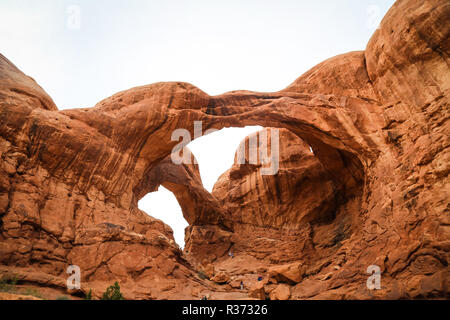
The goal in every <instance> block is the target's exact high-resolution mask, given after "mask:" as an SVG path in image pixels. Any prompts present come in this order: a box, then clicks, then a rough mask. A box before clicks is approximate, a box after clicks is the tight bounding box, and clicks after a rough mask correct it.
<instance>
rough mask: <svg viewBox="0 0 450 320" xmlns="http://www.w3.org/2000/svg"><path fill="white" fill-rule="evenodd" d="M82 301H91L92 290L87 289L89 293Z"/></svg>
mask: <svg viewBox="0 0 450 320" xmlns="http://www.w3.org/2000/svg"><path fill="white" fill-rule="evenodd" d="M84 300H92V289H89V292H88V293H86V296H85V297H84Z"/></svg>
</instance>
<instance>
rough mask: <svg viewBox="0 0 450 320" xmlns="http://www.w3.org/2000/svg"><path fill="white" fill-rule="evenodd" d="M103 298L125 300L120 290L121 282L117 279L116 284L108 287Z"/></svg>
mask: <svg viewBox="0 0 450 320" xmlns="http://www.w3.org/2000/svg"><path fill="white" fill-rule="evenodd" d="M102 300H124V298H123V296H122V293H121V292H120V286H119V283H118V282H117V281H116V282H115V283H114V285H112V286H110V287H108V289H106V291H105V292H104V293H103V296H102Z"/></svg>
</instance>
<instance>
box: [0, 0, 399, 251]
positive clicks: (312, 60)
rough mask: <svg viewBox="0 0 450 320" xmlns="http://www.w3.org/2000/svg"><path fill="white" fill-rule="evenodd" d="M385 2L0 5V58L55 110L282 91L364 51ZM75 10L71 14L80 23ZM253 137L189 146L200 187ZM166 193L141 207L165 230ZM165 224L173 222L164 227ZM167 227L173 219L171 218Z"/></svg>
mask: <svg viewBox="0 0 450 320" xmlns="http://www.w3.org/2000/svg"><path fill="white" fill-rule="evenodd" d="M393 3H394V1H393V0H339V1H338V0H316V1H310V0H303V1H302V0H291V1H287V0H286V1H284V0H277V1H275V0H272V1H263V0H227V1H214V0H203V1H181V0H180V1H170V0H169V1H167V0H166V1H163V0H158V1H145V0H126V1H124V0H83V1H82V0H78V1H76V0H73V1H65V0H60V1H56V0H39V1H35V0H1V1H0V40H1V42H0V43H1V47H0V50H1V51H0V52H1V53H2V54H4V55H5V56H6V57H7V58H9V59H10V60H11V61H12V62H13V63H14V64H16V65H17V66H18V67H19V68H20V69H21V70H22V71H23V72H25V73H26V74H28V75H30V76H32V77H33V78H34V79H35V80H36V81H37V82H38V83H39V84H40V85H41V86H42V87H43V88H44V89H45V90H46V91H47V92H48V93H49V94H50V96H51V97H52V98H53V100H54V101H55V103H56V105H57V106H58V108H59V109H67V108H78V107H90V106H93V105H94V104H95V103H97V102H98V101H100V100H101V99H103V98H106V97H108V96H110V95H112V94H114V93H116V92H118V91H122V90H125V89H128V88H131V87H134V86H138V85H144V84H148V83H153V82H158V81H186V82H190V83H192V84H194V85H196V86H197V87H199V88H200V89H202V90H204V91H205V92H207V93H208V94H211V95H214V94H220V93H223V92H226V91H230V90H237V89H246V90H254V91H276V90H280V89H282V88H284V87H286V86H287V85H289V84H290V83H291V82H292V81H294V80H295V79H296V78H297V77H298V76H300V75H301V74H302V73H304V72H305V71H307V70H308V69H309V68H311V67H313V66H314V65H315V64H317V63H319V62H321V61H323V60H325V59H327V58H330V57H332V56H335V55H337V54H341V53H345V52H348V51H353V50H363V49H364V48H365V46H366V44H367V41H368V40H369V38H370V36H371V34H372V33H373V31H374V30H375V28H376V26H377V25H378V22H379V20H380V19H381V18H382V17H383V16H384V14H385V13H386V11H387V10H388V9H389V8H390V7H391V5H392V4H393ZM78 12H79V15H78ZM253 131H255V128H253V129H226V130H225V131H221V132H220V133H219V134H217V133H215V134H212V135H210V136H206V137H203V138H201V139H198V140H196V141H194V142H193V143H192V144H191V145H190V147H191V149H192V150H193V152H194V154H195V156H196V157H197V159H198V162H199V165H200V170H201V175H202V178H203V180H204V183H205V185H206V187H207V189H211V188H212V185H213V183H214V181H215V180H216V179H217V177H218V176H219V175H220V174H221V173H222V172H223V171H225V170H226V169H227V168H229V167H230V166H231V163H232V159H233V155H234V151H235V149H236V147H237V145H238V144H239V142H240V141H241V140H242V139H243V138H244V137H245V136H246V135H247V134H248V133H250V132H253ZM168 194H170V192H167V193H164V192H161V191H160V192H158V193H157V194H154V195H152V196H151V197H152V198H157V199H158V200H159V201H156V200H152V199H150V200H148V199H147V198H146V199H145V201H141V202H140V208H141V209H143V210H145V211H146V212H148V213H151V215H153V216H155V217H158V218H160V219H162V220H163V221H165V222H166V223H168V224H169V225H171V226H172V228H173V229H174V231H175V237H176V241H177V242H178V243H179V244H181V245H183V242H184V241H183V240H182V239H183V237H184V231H183V229H184V227H185V225H186V222H185V221H183V220H184V219H182V216H181V211H180V209H179V207H178V205H177V203H175V204H173V203H172V204H171V205H172V206H173V207H168V203H169V201H170V200H171V199H170V197H169V195H168ZM169 216H170V218H171V219H172V218H173V219H175V220H176V221H175V222H171V221H169V219H168V218H169ZM173 219H172V220H173Z"/></svg>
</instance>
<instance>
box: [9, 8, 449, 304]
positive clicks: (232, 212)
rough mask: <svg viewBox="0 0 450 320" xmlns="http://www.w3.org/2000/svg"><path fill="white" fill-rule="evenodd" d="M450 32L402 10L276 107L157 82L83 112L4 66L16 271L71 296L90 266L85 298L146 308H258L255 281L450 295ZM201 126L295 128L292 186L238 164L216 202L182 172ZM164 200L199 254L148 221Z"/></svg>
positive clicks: (245, 96) (281, 177) (285, 174)
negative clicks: (144, 206)
mask: <svg viewBox="0 0 450 320" xmlns="http://www.w3.org/2000/svg"><path fill="white" fill-rule="evenodd" d="M449 19H450V6H449V4H448V1H445V0H433V1H431V0H430V1H416V0H400V1H397V2H396V3H395V4H394V6H393V7H392V8H391V10H390V11H389V12H388V13H387V15H386V17H385V18H384V19H383V21H382V23H381V25H380V29H379V30H377V31H376V32H375V34H374V35H373V36H372V38H371V39H370V41H369V43H368V45H367V48H366V50H365V51H361V52H352V53H347V54H344V55H340V56H337V57H334V58H331V59H329V60H327V61H324V62H323V63H321V64H319V65H318V66H316V67H314V68H312V69H311V70H310V71H308V72H307V73H305V74H304V75H302V76H301V77H300V78H298V79H297V80H296V81H295V82H294V83H293V84H291V85H290V86H288V87H287V88H286V89H284V90H281V91H279V92H275V93H255V92H248V91H233V92H229V93H225V94H223V95H219V96H214V97H211V96H208V95H207V94H206V93H204V92H202V91H201V90H200V89H198V88H196V87H194V86H193V85H190V84H187V83H181V82H172V83H156V84H152V85H148V86H143V87H138V88H133V89H130V90H127V91H123V92H120V93H118V94H115V95H113V96H112V97H110V98H107V99H105V100H103V101H101V102H99V103H98V104H97V105H96V106H94V107H93V108H88V109H74V110H65V111H58V110H57V108H56V106H55V105H54V103H53V102H52V100H51V98H50V97H49V96H48V95H47V94H46V93H45V92H44V91H43V90H42V89H41V88H40V87H39V86H38V85H37V84H36V82H35V81H34V80H33V79H31V78H29V77H27V76H26V75H24V74H23V73H22V72H20V71H19V70H18V69H17V68H16V67H15V66H14V65H13V64H12V63H11V62H9V61H8V60H7V59H6V58H4V57H3V56H1V57H0V110H1V113H0V157H1V162H0V265H1V268H0V271H1V272H2V273H5V272H14V273H16V274H18V275H19V277H20V278H21V279H22V280H23V281H28V282H32V283H35V284H41V285H45V286H55V287H61V288H64V286H65V279H66V278H67V274H66V273H65V269H66V267H67V266H68V265H70V264H75V265H79V266H80V268H81V270H82V290H84V291H87V290H89V288H93V289H94V295H99V294H101V292H103V290H104V289H105V288H106V287H107V286H109V285H110V284H111V283H112V282H114V281H119V282H120V283H121V286H122V288H123V292H124V294H125V296H126V297H127V298H144V299H149V298H150V299H151V298H158V299H163V298H198V297H201V296H202V295H204V294H206V292H208V294H210V295H211V297H212V298H224V297H228V298H229V297H234V298H242V297H244V296H246V294H245V295H244V294H243V293H242V291H240V290H239V289H238V287H239V283H240V281H241V280H244V281H245V284H246V288H245V290H244V292H246V291H247V290H248V293H249V294H250V296H252V297H257V298H264V297H270V298H273V299H287V298H290V299H302V298H336V299H339V298H374V297H381V298H394V299H396V298H430V297H445V296H447V297H448V286H449V283H448V279H449V277H448V262H449V249H450V242H449V239H450V237H449V234H450V229H449V225H450V217H449V209H450V208H449V202H448V199H449V183H448V174H449V171H450V167H449V163H450V161H449V157H450V156H449V154H450V153H449V151H448V147H449V136H448V132H449V131H450V130H449V129H450V128H449V121H448V119H449V115H448V112H449V99H448V96H449V86H450V77H449V57H448V53H449V49H450V48H449V47H450V41H449V39H450V37H449V33H450V32H449V30H450V25H449V24H448V21H449ZM198 120H201V121H202V123H203V128H204V129H205V130H206V129H209V128H216V129H220V128H223V127H229V126H246V125H262V126H264V127H268V128H280V170H279V173H278V174H277V175H274V176H261V175H260V174H259V171H260V170H261V166H255V165H238V164H235V165H233V167H232V168H230V170H229V171H227V172H226V173H224V174H223V175H222V176H221V178H220V179H219V181H218V182H217V184H216V186H215V188H214V191H213V192H212V194H210V193H208V192H207V191H206V190H204V188H203V187H202V185H201V179H200V178H199V175H198V171H197V170H198V168H196V167H195V166H187V165H183V166H175V165H174V164H173V163H171V162H170V160H168V159H169V158H168V157H169V156H170V153H171V152H172V148H173V147H174V146H175V145H176V144H177V142H176V141H171V133H172V132H173V130H175V129H178V128H185V129H187V130H189V131H191V133H193V121H198ZM267 130H269V131H271V130H272V129H267ZM263 132H265V131H263ZM259 134H261V133H259ZM309 147H311V148H312V150H313V153H311V152H310V150H309ZM159 185H164V186H166V187H167V188H168V189H170V190H171V191H172V192H174V194H175V195H176V197H177V199H178V201H179V202H180V205H181V207H182V209H183V214H184V216H185V217H186V220H187V221H188V222H189V224H190V226H189V228H188V230H187V232H186V249H185V252H184V253H183V252H181V250H180V249H179V248H178V246H177V245H176V244H175V243H174V241H173V237H172V231H171V230H170V228H169V227H168V226H166V225H165V224H164V223H162V222H161V221H159V220H156V219H153V218H151V217H150V216H148V215H147V214H145V213H144V212H142V211H141V210H139V209H138V208H137V202H138V200H139V199H140V198H141V197H143V196H144V195H145V194H146V193H148V192H152V191H154V190H155V189H156V188H157V187H158V186H159ZM150 214H151V213H150ZM230 250H231V251H232V252H233V254H234V257H230V256H228V255H227V253H228V252H229V251H230ZM369 265H378V266H380V268H381V271H382V288H381V290H373V291H370V290H368V289H367V287H366V279H367V277H368V274H367V273H366V270H367V267H368V266H369ZM198 271H202V272H203V273H204V274H205V275H206V276H207V277H210V278H211V279H212V280H213V281H209V280H206V279H204V276H201V277H199V276H198V274H197V272H198ZM258 275H263V276H264V278H263V279H264V280H263V281H257V280H256V278H257V276H258ZM223 291H226V292H229V293H230V295H228V296H227V295H225V294H224V293H221V292H223Z"/></svg>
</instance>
